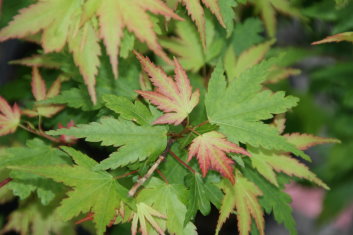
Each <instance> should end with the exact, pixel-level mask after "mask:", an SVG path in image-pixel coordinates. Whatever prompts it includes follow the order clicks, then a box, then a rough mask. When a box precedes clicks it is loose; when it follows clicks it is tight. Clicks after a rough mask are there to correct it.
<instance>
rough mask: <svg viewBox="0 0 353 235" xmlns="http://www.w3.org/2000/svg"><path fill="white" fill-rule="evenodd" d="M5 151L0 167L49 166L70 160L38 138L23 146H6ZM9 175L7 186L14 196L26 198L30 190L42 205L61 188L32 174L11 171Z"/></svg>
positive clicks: (0, 159)
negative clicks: (11, 179) (9, 180)
mask: <svg viewBox="0 0 353 235" xmlns="http://www.w3.org/2000/svg"><path fill="white" fill-rule="evenodd" d="M5 153H6V154H4V156H2V157H1V158H0V168H6V167H9V166H49V165H57V164H68V163H69V162H70V161H69V158H68V157H67V156H66V155H65V154H64V153H62V152H61V151H59V150H58V149H56V148H53V147H51V146H48V145H47V144H45V143H44V142H43V141H41V140H39V139H33V140H30V141H28V142H27V144H26V146H23V147H14V148H8V149H6V152H5ZM9 176H10V177H11V178H13V179H14V180H13V181H11V182H10V183H9V188H10V189H11V190H12V191H13V193H14V194H15V195H16V196H19V197H20V198H21V199H26V198H27V197H28V196H30V194H31V193H32V192H36V193H37V195H38V197H39V199H40V201H41V203H42V204H44V205H47V204H48V203H49V202H50V201H52V200H53V199H54V197H55V195H56V194H57V193H59V192H60V191H62V190H63V188H62V187H61V185H60V184H58V183H55V182H53V181H52V180H50V179H46V178H44V177H40V176H36V175H33V174H29V173H24V172H18V171H11V172H10V175H9Z"/></svg>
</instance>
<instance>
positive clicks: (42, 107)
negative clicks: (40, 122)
mask: <svg viewBox="0 0 353 235" xmlns="http://www.w3.org/2000/svg"><path fill="white" fill-rule="evenodd" d="M61 79H62V77H60V76H59V77H58V78H57V79H56V81H54V83H53V84H52V86H51V87H50V89H49V90H48V91H47V89H46V85H45V82H44V80H43V78H42V76H41V74H40V73H39V70H38V68H37V67H33V70H32V83H31V85H32V94H33V96H34V98H35V100H36V101H43V100H45V99H48V98H52V97H54V96H56V95H58V94H59V93H60V89H61ZM63 108H64V106H62V105H54V104H36V105H35V108H34V110H24V111H23V113H24V114H26V115H27V116H30V117H33V116H44V117H48V118H49V117H52V116H53V115H55V114H57V113H58V112H60V111H61V110H62V109H63Z"/></svg>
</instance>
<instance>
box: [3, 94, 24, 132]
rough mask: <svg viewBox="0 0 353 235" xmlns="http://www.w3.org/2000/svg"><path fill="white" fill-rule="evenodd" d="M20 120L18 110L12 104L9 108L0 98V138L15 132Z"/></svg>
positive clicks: (16, 106)
mask: <svg viewBox="0 0 353 235" xmlns="http://www.w3.org/2000/svg"><path fill="white" fill-rule="evenodd" d="M20 120H21V112H20V108H19V107H18V105H17V104H14V105H13V106H12V108H11V106H10V105H9V103H8V102H7V101H6V100H5V99H4V98H2V97H1V96H0V136H3V135H7V134H10V133H13V132H15V131H16V129H17V127H18V125H19V124H20Z"/></svg>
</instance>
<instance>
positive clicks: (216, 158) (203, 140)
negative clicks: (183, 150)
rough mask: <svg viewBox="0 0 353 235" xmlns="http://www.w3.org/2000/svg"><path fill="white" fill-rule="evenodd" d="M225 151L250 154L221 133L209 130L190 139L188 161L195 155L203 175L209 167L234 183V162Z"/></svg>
mask: <svg viewBox="0 0 353 235" xmlns="http://www.w3.org/2000/svg"><path fill="white" fill-rule="evenodd" d="M226 153H239V154H244V155H247V156H250V154H249V153H248V152H247V151H246V150H245V149H243V148H241V147H239V146H238V145H236V144H234V143H232V142H229V141H227V140H226V139H225V136H224V135H222V134H221V133H219V132H216V131H211V132H207V133H205V134H202V135H200V136H198V137H196V138H195V139H194V140H193V141H192V144H191V145H190V148H189V157H188V161H190V160H191V159H192V158H193V157H194V156H196V157H197V160H198V161H199V165H200V168H201V171H202V175H203V177H205V176H206V174H207V172H208V170H209V169H214V170H216V171H218V172H220V173H221V174H222V175H223V176H224V177H226V178H228V179H229V180H230V181H231V182H232V183H233V184H234V182H235V180H234V169H233V166H232V165H233V164H234V162H233V160H231V159H230V158H228V157H227V156H226Z"/></svg>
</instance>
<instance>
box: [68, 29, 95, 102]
mask: <svg viewBox="0 0 353 235" xmlns="http://www.w3.org/2000/svg"><path fill="white" fill-rule="evenodd" d="M98 40H99V38H98V36H97V33H96V31H95V30H94V28H93V26H92V24H91V23H90V22H87V23H86V24H85V25H84V26H83V29H82V30H80V31H78V32H77V35H75V37H71V38H69V49H70V51H71V52H72V53H73V57H74V61H75V63H76V64H77V65H78V67H79V68H80V72H81V74H82V76H83V79H84V81H85V84H86V86H87V88H88V93H89V95H90V97H91V100H92V102H93V104H96V103H97V97H96V90H95V85H96V75H97V73H98V66H99V56H100V55H101V48H100V46H99V42H98Z"/></svg>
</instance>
